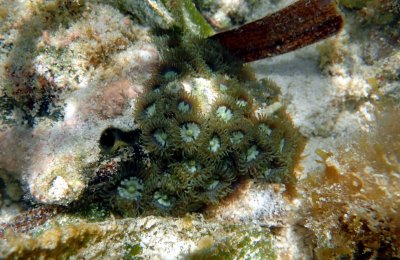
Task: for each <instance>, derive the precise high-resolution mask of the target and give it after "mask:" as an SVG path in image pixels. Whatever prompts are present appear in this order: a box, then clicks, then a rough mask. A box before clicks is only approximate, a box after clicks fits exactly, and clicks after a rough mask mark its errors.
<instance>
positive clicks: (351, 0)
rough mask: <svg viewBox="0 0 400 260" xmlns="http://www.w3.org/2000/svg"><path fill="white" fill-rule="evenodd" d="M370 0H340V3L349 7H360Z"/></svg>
mask: <svg viewBox="0 0 400 260" xmlns="http://www.w3.org/2000/svg"><path fill="white" fill-rule="evenodd" d="M370 1H371V0H340V3H341V4H342V5H343V6H345V7H346V8H349V9H361V8H363V7H365V6H366V5H367V3H368V2H370Z"/></svg>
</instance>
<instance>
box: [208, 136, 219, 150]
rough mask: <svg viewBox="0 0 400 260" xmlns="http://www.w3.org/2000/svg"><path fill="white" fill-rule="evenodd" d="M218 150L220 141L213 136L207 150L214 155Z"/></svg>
mask: <svg viewBox="0 0 400 260" xmlns="http://www.w3.org/2000/svg"><path fill="white" fill-rule="evenodd" d="M219 148H221V141H220V139H219V137H218V136H213V137H212V138H211V140H210V142H209V145H208V150H210V151H211V152H213V153H216V152H218V150H219Z"/></svg>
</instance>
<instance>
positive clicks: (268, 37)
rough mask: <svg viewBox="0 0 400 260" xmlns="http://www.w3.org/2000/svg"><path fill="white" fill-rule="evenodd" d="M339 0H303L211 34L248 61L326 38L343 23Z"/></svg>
mask: <svg viewBox="0 0 400 260" xmlns="http://www.w3.org/2000/svg"><path fill="white" fill-rule="evenodd" d="M343 24H344V21H343V17H342V16H341V15H340V14H339V12H338V10H337V7H336V3H335V0H300V1H297V2H295V3H294V4H292V5H290V6H288V7H286V8H284V9H282V10H281V11H278V12H276V13H273V14H271V15H268V16H266V17H264V18H262V19H260V20H257V21H254V22H251V23H248V24H245V25H243V26H241V27H239V28H237V29H233V30H230V31H226V32H222V33H218V34H216V35H213V36H211V37H210V38H211V39H214V40H217V41H218V42H219V43H220V44H221V45H222V46H224V47H225V48H226V49H227V50H228V51H229V52H230V53H231V54H233V55H235V56H236V57H238V58H240V59H241V60H242V61H244V62H250V61H255V60H259V59H263V58H267V57H271V56H275V55H279V54H283V53H286V52H289V51H293V50H296V49H299V48H301V47H304V46H306V45H309V44H312V43H315V42H318V41H320V40H323V39H325V38H327V37H329V36H331V35H333V34H336V33H337V32H339V31H340V30H341V29H342V27H343Z"/></svg>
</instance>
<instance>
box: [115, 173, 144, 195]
mask: <svg viewBox="0 0 400 260" xmlns="http://www.w3.org/2000/svg"><path fill="white" fill-rule="evenodd" d="M143 188H144V187H143V183H142V182H141V180H139V179H138V178H136V177H131V178H129V179H125V180H123V181H121V185H120V186H119V187H118V189H117V190H118V194H119V196H121V197H122V198H124V199H127V200H139V199H140V197H141V196H142V192H143Z"/></svg>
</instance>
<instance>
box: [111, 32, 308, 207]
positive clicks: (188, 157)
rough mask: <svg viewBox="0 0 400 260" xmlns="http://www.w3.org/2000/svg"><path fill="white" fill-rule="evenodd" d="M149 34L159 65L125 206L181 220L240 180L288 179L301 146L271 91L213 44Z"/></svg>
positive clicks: (147, 96) (142, 103) (141, 107)
mask: <svg viewBox="0 0 400 260" xmlns="http://www.w3.org/2000/svg"><path fill="white" fill-rule="evenodd" d="M174 30H175V31H174ZM155 34H156V35H157V36H156V40H155V41H156V43H157V44H158V46H159V49H160V50H162V52H161V56H162V57H161V60H162V62H161V63H160V64H159V66H158V68H157V70H156V71H155V72H154V75H153V77H152V78H151V79H150V80H149V81H148V82H147V83H146V87H145V93H144V94H143V95H142V96H141V97H140V98H139V99H138V100H137V101H136V107H135V114H134V119H135V121H136V123H137V125H138V128H139V129H140V131H141V134H140V138H139V139H140V140H139V141H138V142H139V144H140V146H141V147H142V149H143V150H144V151H146V153H147V156H148V158H147V159H148V160H147V162H146V163H145V164H144V166H143V167H141V169H140V170H138V171H136V172H129V174H128V175H130V176H128V177H127V179H125V180H123V181H122V182H121V184H120V187H119V188H118V194H119V195H120V196H119V198H118V199H119V201H120V200H121V199H122V200H125V203H123V205H124V206H123V208H126V202H127V201H130V202H129V203H132V206H133V205H134V206H135V208H138V209H141V210H143V211H145V212H149V213H155V212H158V213H162V214H164V213H166V214H173V215H180V214H182V213H185V212H188V211H189V212H191V211H199V210H201V209H202V208H203V207H204V206H205V205H209V204H215V203H217V202H218V201H219V200H220V199H221V198H223V197H225V196H226V195H228V194H229V193H230V192H231V191H232V190H233V189H234V188H235V186H236V185H237V184H238V183H239V182H240V181H241V180H243V179H247V178H258V179H264V180H266V181H270V182H280V183H282V182H283V183H289V182H292V181H294V177H293V174H292V172H293V167H294V162H295V159H296V158H297V157H298V156H299V154H300V153H301V151H302V148H303V141H302V138H301V137H300V135H299V134H298V133H297V132H296V130H295V128H294V127H293V125H292V124H291V122H290V120H289V118H288V116H287V115H286V114H285V112H284V111H282V109H281V108H279V106H276V104H277V103H278V94H279V91H278V89H277V87H276V86H275V85H274V84H273V83H272V82H270V81H268V80H265V81H260V82H257V81H256V80H255V79H254V76H253V75H252V74H251V73H250V72H249V71H248V69H246V67H245V66H243V65H242V63H240V62H238V61H237V60H235V59H234V58H233V57H232V56H230V55H229V54H227V53H226V52H224V50H223V49H222V48H221V47H220V46H219V45H218V44H216V43H213V42H211V41H208V40H198V39H193V38H190V37H186V36H182V37H181V35H180V32H179V29H173V30H157V31H156V33H155ZM271 105H273V106H271ZM270 107H278V109H275V110H274V109H268V108H270ZM268 110H271V111H272V112H270V113H267V112H265V111H268ZM115 143H116V144H117V142H115ZM131 186H132V187H131ZM117 197H118V196H117ZM124 211H125V209H124Z"/></svg>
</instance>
